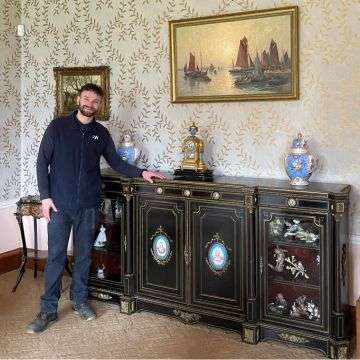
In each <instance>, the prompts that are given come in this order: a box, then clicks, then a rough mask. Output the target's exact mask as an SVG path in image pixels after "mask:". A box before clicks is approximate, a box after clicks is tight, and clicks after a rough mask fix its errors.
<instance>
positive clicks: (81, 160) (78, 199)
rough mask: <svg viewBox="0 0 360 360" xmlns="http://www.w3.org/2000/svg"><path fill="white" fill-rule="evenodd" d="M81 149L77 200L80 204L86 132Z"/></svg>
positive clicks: (83, 135)
mask: <svg viewBox="0 0 360 360" xmlns="http://www.w3.org/2000/svg"><path fill="white" fill-rule="evenodd" d="M81 134H82V137H81V150H80V166H79V178H78V188H77V194H78V196H77V202H78V205H80V179H81V173H82V167H83V156H84V139H85V132H81Z"/></svg>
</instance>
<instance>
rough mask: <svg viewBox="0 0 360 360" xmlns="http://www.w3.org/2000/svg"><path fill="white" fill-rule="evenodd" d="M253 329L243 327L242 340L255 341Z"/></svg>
mask: <svg viewBox="0 0 360 360" xmlns="http://www.w3.org/2000/svg"><path fill="white" fill-rule="evenodd" d="M255 335H256V334H255V330H252V329H247V328H245V329H244V342H246V343H249V344H253V343H254V341H255Z"/></svg>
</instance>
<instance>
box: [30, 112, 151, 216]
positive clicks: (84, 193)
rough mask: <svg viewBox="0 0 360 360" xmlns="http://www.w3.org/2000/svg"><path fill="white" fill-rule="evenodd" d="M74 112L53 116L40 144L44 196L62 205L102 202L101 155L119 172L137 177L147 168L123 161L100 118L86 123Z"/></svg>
mask: <svg viewBox="0 0 360 360" xmlns="http://www.w3.org/2000/svg"><path fill="white" fill-rule="evenodd" d="M76 113H77V112H76V111H75V112H74V113H72V114H71V115H69V116H67V117H63V118H58V119H55V120H53V121H52V122H51V123H50V124H49V126H48V127H47V129H46V131H45V134H44V136H43V139H42V141H41V144H40V148H39V153H38V157H37V163H36V170H37V182H38V188H39V192H40V199H41V200H42V199H47V198H52V200H53V201H54V204H55V206H56V207H57V208H60V209H79V208H90V207H96V206H98V205H99V204H100V194H101V175H100V157H101V155H102V156H104V158H105V159H106V161H107V162H108V163H109V165H110V166H111V167H112V168H113V169H114V170H115V171H118V172H119V173H121V174H123V175H125V176H129V177H136V176H141V174H142V172H143V171H144V169H139V168H138V167H136V166H133V165H130V164H128V163H127V162H125V161H123V160H122V159H121V157H120V156H119V155H118V154H117V153H116V149H115V145H114V142H113V140H112V138H111V136H110V133H109V131H108V130H107V129H106V128H105V127H104V126H103V125H101V124H99V123H98V122H97V121H95V120H93V121H92V122H91V123H90V124H88V125H86V126H83V125H82V124H81V123H80V121H79V120H78V119H77V118H76Z"/></svg>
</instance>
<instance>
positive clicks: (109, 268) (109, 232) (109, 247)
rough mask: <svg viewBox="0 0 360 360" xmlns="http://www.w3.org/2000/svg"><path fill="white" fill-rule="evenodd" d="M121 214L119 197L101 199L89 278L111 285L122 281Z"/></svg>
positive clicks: (122, 223) (121, 206) (116, 285)
mask: <svg viewBox="0 0 360 360" xmlns="http://www.w3.org/2000/svg"><path fill="white" fill-rule="evenodd" d="M123 214H124V204H123V202H122V199H121V197H118V198H116V199H108V198H105V199H103V201H102V203H101V206H100V209H99V215H98V221H97V225H96V231H95V239H94V245H93V254H92V264H91V269H90V280H93V281H96V282H97V283H99V282H100V283H103V284H109V285H111V286H112V287H114V286H115V287H119V286H120V285H122V283H123V269H122V264H123V252H122V238H123V233H122V232H123V229H124V216H123Z"/></svg>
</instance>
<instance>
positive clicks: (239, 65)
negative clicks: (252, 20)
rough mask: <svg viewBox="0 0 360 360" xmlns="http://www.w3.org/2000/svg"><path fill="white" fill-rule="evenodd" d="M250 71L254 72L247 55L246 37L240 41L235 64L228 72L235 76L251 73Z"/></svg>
mask: <svg viewBox="0 0 360 360" xmlns="http://www.w3.org/2000/svg"><path fill="white" fill-rule="evenodd" d="M252 70H254V64H253V62H252V60H251V57H250V55H249V54H248V41H247V38H246V36H244V37H243V38H242V39H241V40H240V44H239V50H238V54H237V58H236V63H235V65H234V62H233V66H232V68H231V69H230V70H229V72H230V74H233V75H237V74H244V73H247V72H251V71H252Z"/></svg>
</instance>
